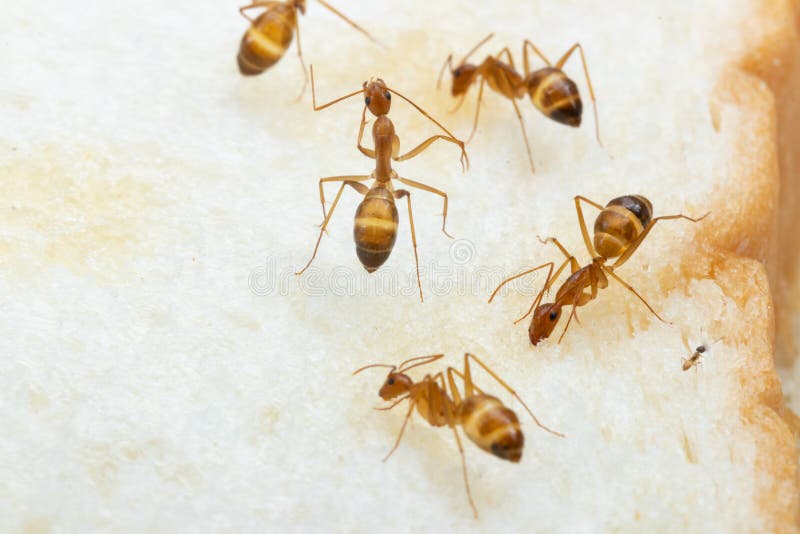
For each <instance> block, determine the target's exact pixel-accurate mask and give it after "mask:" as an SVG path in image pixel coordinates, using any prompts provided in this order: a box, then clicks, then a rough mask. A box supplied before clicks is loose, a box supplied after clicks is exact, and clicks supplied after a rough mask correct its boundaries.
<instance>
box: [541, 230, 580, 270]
mask: <svg viewBox="0 0 800 534" xmlns="http://www.w3.org/2000/svg"><path fill="white" fill-rule="evenodd" d="M536 237H537V238H538V239H539V241H540V242H541V243H542V244H543V245H546V244H548V243H553V244H555V246H557V247H558V249H559V250H560V251H561V253H562V254H564V256H565V257H566V258H567V259H568V260H569V261H570V266H571V267H570V268H571V270H572V272H573V273H574V272H575V271H579V270H580V268H581V266H580V264H579V263H578V260H576V259H575V256H573V255H572V254H570V253H569V252H567V249H566V248H564V245H562V244H561V242H560V241H559V240H558V239H556V238H555V237H548V238H546V239H542V238H541V237H539V236H538V235H537V236H536Z"/></svg>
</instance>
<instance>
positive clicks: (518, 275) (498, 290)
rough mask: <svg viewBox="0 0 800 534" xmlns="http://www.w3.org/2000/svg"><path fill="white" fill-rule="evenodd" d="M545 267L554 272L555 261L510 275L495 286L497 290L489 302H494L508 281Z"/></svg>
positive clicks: (548, 276) (548, 278)
mask: <svg viewBox="0 0 800 534" xmlns="http://www.w3.org/2000/svg"><path fill="white" fill-rule="evenodd" d="M543 267H550V273H552V272H553V262H552V261H549V262H547V263H543V264H541V265H539V266H538V267H534V268H532V269H528V270H526V271H522V272H521V273H519V274H515V275H514V276H512V277H510V278H506V279H505V280H503V281H502V282H500V285H499V286H497V288H495V290H494V291H493V292H492V296H491V297H489V302H488V303H489V304H491V303H492V300H494V298H495V297H496V296H497V293H499V292H500V289H501V288H502V287H503V286H504V285H506V284H507V283H509V282H511V281H512V280H516V279H517V278H521V277H523V276H525V275H527V274H530V273H532V272H534V271H538V270H539V269H541V268H543ZM547 280H550V274H549V273H548V275H547ZM545 283H546V282H545Z"/></svg>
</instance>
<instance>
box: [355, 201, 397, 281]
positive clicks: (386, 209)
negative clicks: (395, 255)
mask: <svg viewBox="0 0 800 534" xmlns="http://www.w3.org/2000/svg"><path fill="white" fill-rule="evenodd" d="M397 221H398V217H397V207H395V203H394V195H393V194H392V192H391V191H389V190H388V189H386V188H385V187H382V186H379V185H376V186H373V188H372V189H370V191H369V193H367V196H366V198H365V199H364V200H363V201H362V202H361V204H359V205H358V209H357V210H356V220H355V225H354V226H353V238H354V239H355V242H356V254H358V259H359V260H361V264H362V265H363V266H364V268H365V269H366V270H367V272H370V273H371V272H373V271H375V270H376V269H377V268H378V267H380V266H381V265H383V263H384V262H385V261H386V260H387V259H388V258H389V254H391V253H392V248H394V242H395V240H397Z"/></svg>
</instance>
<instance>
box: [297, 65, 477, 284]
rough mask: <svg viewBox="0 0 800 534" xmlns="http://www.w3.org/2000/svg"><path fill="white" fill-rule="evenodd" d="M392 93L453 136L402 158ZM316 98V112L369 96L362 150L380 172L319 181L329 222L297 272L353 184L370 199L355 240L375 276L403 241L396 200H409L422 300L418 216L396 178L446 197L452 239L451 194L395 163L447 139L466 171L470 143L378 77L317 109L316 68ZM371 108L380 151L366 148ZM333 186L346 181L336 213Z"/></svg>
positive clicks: (423, 145)
mask: <svg viewBox="0 0 800 534" xmlns="http://www.w3.org/2000/svg"><path fill="white" fill-rule="evenodd" d="M392 94H395V95H397V96H399V97H400V98H402V99H403V100H405V101H406V102H408V103H409V104H411V105H412V106H413V107H414V108H415V109H416V110H417V111H419V112H420V113H422V115H424V116H425V117H427V118H428V119H430V120H431V121H432V122H433V123H434V124H436V125H437V126H438V127H439V128H441V129H442V130H444V132H445V133H446V134H447V135H433V136H431V137H429V138H428V139H426V140H425V141H423V142H422V143H420V144H419V145H418V146H417V147H416V148H413V149H411V150H410V151H408V152H407V153H406V154H403V155H400V138H399V137H398V136H397V134H396V133H395V129H394V124H393V123H392V121H391V119H389V115H388V114H389V110H390V108H391V105H392ZM311 95H312V99H313V102H314V111H320V110H323V109H325V108H327V107H329V106H332V105H334V104H336V103H338V102H341V101H342V100H346V99H348V98H350V97H353V96H356V95H363V96H364V104H365V105H364V110H363V111H362V113H361V127H360V128H359V131H358V142H357V145H356V146H357V148H358V150H360V151H361V153H362V154H364V155H365V156H367V157H368V158H372V159H374V160H375V170H374V171H372V174H369V175H363V176H331V177H328V178H321V179H320V181H319V199H320V202H321V203H322V215H323V217H324V221H323V223H322V225H321V228H320V232H319V237H318V238H317V243H316V245H315V246H314V252H313V254H312V255H311V259H309V260H308V263H307V264H306V266H305V267H303V268H302V269H301V270H300V271H298V272H297V273H296V274H298V275H300V274H303V272H304V271H305V270H306V269H308V267H309V266H310V265H311V262H312V261H314V258H315V257H316V255H317V249H319V244H320V241H322V234H323V233H324V232H325V231H326V228H327V226H328V222H329V221H330V219H331V216H332V215H333V211H334V210H335V209H336V205H337V204H338V202H339V198H340V197H341V196H342V192H343V191H344V186H346V185H349V186H350V187H352V188H353V189H355V190H356V191H357V192H358V193H360V194H362V195H364V196H365V198H364V200H363V201H362V202H361V204H359V205H358V209H357V210H356V218H355V224H354V227H353V238H354V240H355V243H356V254H357V255H358V259H359V260H360V261H361V264H362V265H363V266H364V268H365V269H366V270H367V272H369V273H372V272H375V271H376V270H377V269H378V267H380V266H381V265H383V263H384V262H385V261H386V260H387V259H388V258H389V255H390V254H391V252H392V248H394V243H395V240H396V239H397V222H398V214H397V207H396V206H395V200H396V199H400V198H404V197H405V198H406V200H407V201H408V222H409V224H410V226H411V242H412V244H413V245H414V261H415V262H416V265H417V284H418V286H419V298H420V300H424V299H423V297H422V282H421V280H420V274H419V257H418V255H417V235H416V232H415V230H414V216H413V215H412V213H411V192H410V191H408V190H406V189H397V190H395V189H394V186H393V185H392V180H397V181H398V182H401V183H403V184H405V185H407V186H409V187H415V188H417V189H421V190H423V191H428V192H429V193H433V194H435V195H439V196H440V197H442V198H443V199H444V209H443V212H442V216H443V219H442V232H444V234H445V235H446V236H447V237H450V238H451V239H452V237H453V236H451V235H450V234H448V233H447V230H445V223H446V221H447V193H445V192H444V191H440V190H439V189H435V188H433V187H431V186H429V185H425V184H422V183H420V182H416V181H414V180H409V179H408V178H402V177H400V176H398V175H397V173H396V172H395V171H394V170H393V169H392V161H405V160H407V159H411V158H413V157H415V156H417V155H419V154H420V153H421V152H422V151H424V150H425V149H426V148H428V147H429V146H430V145H431V144H432V143H434V142H435V141H437V140H439V139H441V140H443V141H448V142H450V143H453V144H455V145H457V146H458V147H459V148H460V149H461V166H462V170H464V171H466V169H467V167H468V166H469V158H468V156H467V152H466V150H465V149H464V142H463V141H460V140H458V139H456V138H455V137H454V136H453V134H451V133H450V131H449V130H448V129H447V128H445V127H444V126H442V125H441V124H440V123H439V122H438V121H437V120H436V119H434V118H433V117H431V116H430V115H429V114H428V113H426V112H425V111H424V110H423V109H422V108H420V107H419V106H418V105H416V104H415V103H414V102H412V101H411V100H409V99H408V98H406V97H405V96H403V95H402V94H400V93H398V92H397V91H395V90H394V89H392V88H390V87H388V86H387V85H386V83H385V82H384V81H383V80H382V79H380V78H377V79H373V80H371V81H370V82H366V81H365V82H364V84H363V86H362V88H361V89H359V90H357V91H354V92H352V93H349V94H347V95H345V96H342V97H339V98H337V99H335V100H332V101H331V102H328V103H327V104H325V105H322V106H317V97H316V86H315V83H314V66H313V65H312V66H311ZM367 109H369V111H370V113H372V114H373V115H374V116H375V117H377V119H376V120H375V124H373V126H372V138H373V141H374V146H375V148H374V149H370V148H365V147H363V146H361V140H362V139H363V136H364V127H365V126H366V125H367V123H368V121H367V120H366V113H367ZM366 180H375V182H374V183H373V184H372V187H367V186H366V185H364V184H362V183H360V182H363V181H366ZM327 182H342V185H341V187H339V191H338V192H337V193H336V197H335V198H334V200H333V204H332V205H331V209H330V211H328V212H327V213H326V210H325V193H324V191H323V188H322V185H323V184H324V183H327Z"/></svg>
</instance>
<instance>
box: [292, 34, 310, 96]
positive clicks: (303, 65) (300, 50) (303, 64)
mask: <svg viewBox="0 0 800 534" xmlns="http://www.w3.org/2000/svg"><path fill="white" fill-rule="evenodd" d="M294 31H295V32H296V33H297V57H298V59H300V67H301V68H302V69H303V87H302V88H301V89H300V94H299V95H297V98H295V99H294V101H295V102H299V101H300V99H301V98H303V93H305V92H306V87H308V70H306V62H305V61H303V47H302V45H301V44H300V24H299V23H298V22H297V19H295V21H294Z"/></svg>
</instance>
